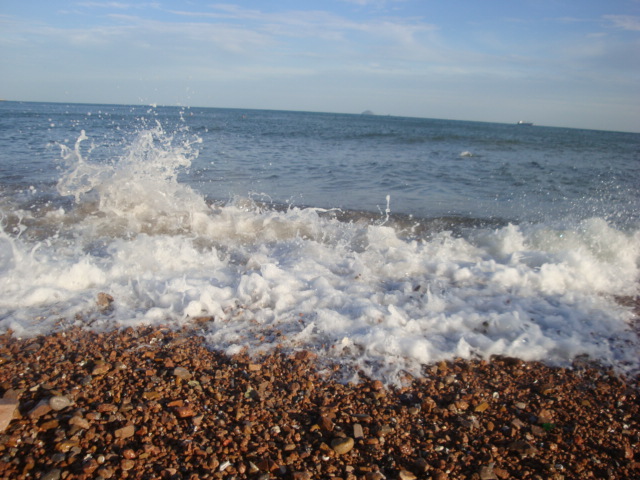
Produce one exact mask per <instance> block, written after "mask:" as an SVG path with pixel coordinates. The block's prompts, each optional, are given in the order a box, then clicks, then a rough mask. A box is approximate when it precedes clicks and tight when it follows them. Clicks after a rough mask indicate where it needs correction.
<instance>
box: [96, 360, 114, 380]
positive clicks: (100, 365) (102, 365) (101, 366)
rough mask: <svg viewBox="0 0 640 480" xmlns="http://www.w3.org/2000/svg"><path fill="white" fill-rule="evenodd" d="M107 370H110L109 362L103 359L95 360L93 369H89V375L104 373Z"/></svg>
mask: <svg viewBox="0 0 640 480" xmlns="http://www.w3.org/2000/svg"><path fill="white" fill-rule="evenodd" d="M109 370H111V364H109V363H107V362H105V361H103V360H97V361H96V362H95V365H94V367H93V369H92V370H91V375H93V376H94V377H96V376H100V375H104V374H105V373H107V372H108V371H109Z"/></svg>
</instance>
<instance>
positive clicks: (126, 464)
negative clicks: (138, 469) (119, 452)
mask: <svg viewBox="0 0 640 480" xmlns="http://www.w3.org/2000/svg"><path fill="white" fill-rule="evenodd" d="M135 466H136V462H135V460H130V459H128V458H125V459H124V460H122V461H121V462H120V468H122V470H124V471H125V472H126V471H128V470H131V469H132V468H133V467H135Z"/></svg>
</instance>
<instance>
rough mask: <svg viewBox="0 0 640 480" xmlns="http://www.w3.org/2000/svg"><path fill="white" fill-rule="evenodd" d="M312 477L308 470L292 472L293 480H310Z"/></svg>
mask: <svg viewBox="0 0 640 480" xmlns="http://www.w3.org/2000/svg"><path fill="white" fill-rule="evenodd" d="M312 478H313V477H312V476H311V474H310V473H309V472H293V480H311V479H312Z"/></svg>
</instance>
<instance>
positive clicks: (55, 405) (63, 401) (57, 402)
mask: <svg viewBox="0 0 640 480" xmlns="http://www.w3.org/2000/svg"><path fill="white" fill-rule="evenodd" d="M72 404H73V402H72V401H71V400H69V398H67V397H65V396H64V395H56V396H55V397H51V398H50V399H49V406H50V407H51V409H52V410H55V411H56V412H59V411H60V410H64V409H65V408H67V407H69V406H70V405H72Z"/></svg>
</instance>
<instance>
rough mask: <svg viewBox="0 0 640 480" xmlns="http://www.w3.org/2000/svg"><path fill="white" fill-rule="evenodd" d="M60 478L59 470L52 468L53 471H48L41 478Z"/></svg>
mask: <svg viewBox="0 0 640 480" xmlns="http://www.w3.org/2000/svg"><path fill="white" fill-rule="evenodd" d="M61 476H62V470H60V469H59V468H54V469H53V470H49V471H48V472H47V473H45V474H44V475H43V476H42V480H59V479H60V477H61Z"/></svg>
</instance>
